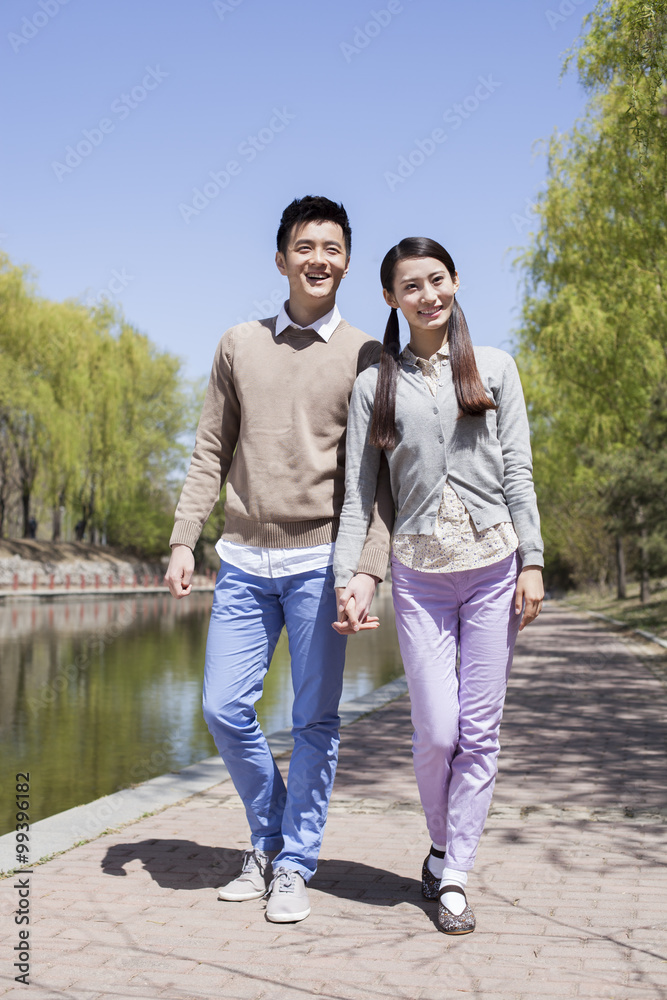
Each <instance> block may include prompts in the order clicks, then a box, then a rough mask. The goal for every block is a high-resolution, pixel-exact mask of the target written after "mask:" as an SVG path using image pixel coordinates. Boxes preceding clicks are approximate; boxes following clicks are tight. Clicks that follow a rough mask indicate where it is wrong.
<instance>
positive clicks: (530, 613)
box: [514, 566, 544, 632]
mask: <svg viewBox="0 0 667 1000" xmlns="http://www.w3.org/2000/svg"><path fill="white" fill-rule="evenodd" d="M543 600H544V583H543V582H542V570H541V568H540V567H539V566H524V568H523V569H522V570H521V572H520V573H519V578H518V580H517V582H516V594H515V595H514V613H515V614H517V615H520V614H521V612H522V611H523V617H522V619H521V624H520V625H519V632H520V631H521V630H522V629H524V628H525V627H526V625H530V623H531V622H534V621H535V619H536V618H537V616H538V615H539V613H540V611H541V610H542V601H543Z"/></svg>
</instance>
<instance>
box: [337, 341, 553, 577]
mask: <svg viewBox="0 0 667 1000" xmlns="http://www.w3.org/2000/svg"><path fill="white" fill-rule="evenodd" d="M475 358H476V360H477V367H478V369H479V374H480V376H481V379H482V383H483V385H484V387H485V388H486V390H487V392H488V394H489V396H490V397H492V398H493V399H494V400H495V402H496V403H497V405H498V409H497V410H487V411H486V412H485V413H484V414H482V415H481V416H476V417H470V416H460V417H459V409H458V405H457V402H456V394H455V392H454V384H453V382H452V374H451V367H450V366H449V365H443V366H442V372H441V376H440V380H439V382H438V391H437V395H436V396H433V395H432V394H431V392H430V390H429V388H428V386H427V384H426V381H425V380H424V377H423V375H422V374H421V372H420V370H419V368H417V366H416V365H413V364H408V362H406V361H404V360H402V361H401V371H400V372H399V376H398V384H397V387H396V447H395V448H393V449H392V450H390V451H387V452H386V455H387V460H388V463H389V471H390V475H391V491H392V495H393V497H394V504H395V506H396V511H397V514H396V524H395V529H394V531H395V534H410V535H413V534H414V535H430V534H432V533H433V531H434V528H435V521H436V516H437V513H438V507H439V506H440V501H441V499H442V491H443V488H444V485H445V483H446V482H448V483H449V485H450V486H451V487H452V488H453V489H454V491H455V492H456V494H457V495H458V497H459V498H460V499H461V501H462V502H463V504H464V505H465V507H466V509H467V510H468V513H469V514H470V516H471V518H472V522H473V524H474V525H475V528H476V529H477V530H478V531H481V530H482V529H484V528H489V527H491V525H494V524H499V523H500V522H501V521H512V523H513V524H514V528H515V530H516V533H517V535H518V538H519V555H520V556H521V560H522V562H523V565H524V566H542V565H543V545H542V538H541V536H540V518H539V514H538V511H537V500H536V497H535V489H534V487H533V476H532V468H533V466H532V458H531V451H530V432H529V428H528V417H527V414H526V404H525V402H524V398H523V392H522V389H521V382H520V380H519V373H518V371H517V367H516V364H515V362H514V359H513V358H512V356H511V355H509V354H507V353H506V352H505V351H500V350H498V349H497V348H495V347H476V348H475ZM378 371H379V365H373V366H372V367H371V368H367V369H366V371H364V372H362V373H361V375H359V377H358V378H357V380H356V382H355V384H354V389H353V391H352V399H351V401H350V413H349V418H348V424H347V446H346V448H347V450H346V459H345V504H344V506H343V511H342V514H341V521H340V529H339V532H338V539H337V541H336V553H335V558H334V571H335V575H336V586H337V587H344V586H346V585H347V584H348V582H349V580H350V578H351V577H352V576H353V575H354V573H355V572H356V568H357V565H358V563H359V557H360V555H361V550H362V548H363V544H364V540H365V538H366V532H367V528H368V521H369V518H370V514H371V511H372V509H373V499H374V497H375V486H376V483H377V476H378V468H379V465H380V455H381V452H380V450H379V449H378V448H374V447H373V446H372V445H371V444H370V443H369V434H370V425H371V420H372V417H373V401H374V398H375V386H376V383H377V377H378Z"/></svg>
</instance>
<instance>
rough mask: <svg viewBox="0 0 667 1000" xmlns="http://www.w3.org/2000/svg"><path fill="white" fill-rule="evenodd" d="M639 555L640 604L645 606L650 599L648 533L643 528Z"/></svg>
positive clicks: (640, 535) (640, 534) (640, 536)
mask: <svg viewBox="0 0 667 1000" xmlns="http://www.w3.org/2000/svg"><path fill="white" fill-rule="evenodd" d="M639 538H640V542H639V554H640V565H641V577H640V580H641V585H640V600H641V602H642V604H646V602H647V601H648V599H649V597H650V593H651V592H650V590H649V575H648V545H647V540H648V531H647V530H646V528H645V527H642V529H641V531H640V533H639Z"/></svg>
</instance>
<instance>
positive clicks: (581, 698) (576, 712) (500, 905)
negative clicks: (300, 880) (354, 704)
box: [0, 608, 667, 1000]
mask: <svg viewBox="0 0 667 1000" xmlns="http://www.w3.org/2000/svg"><path fill="white" fill-rule="evenodd" d="M359 641H363V637H360V640H359ZM666 704H667V701H666V697H665V689H664V687H663V686H662V684H661V682H660V681H659V680H657V679H656V678H655V677H654V676H653V675H652V674H651V673H649V672H648V670H647V669H646V667H645V666H644V665H643V664H642V663H641V662H639V661H638V660H637V659H636V658H635V657H634V655H633V653H632V652H631V651H630V650H629V649H628V647H627V646H624V645H623V644H622V643H621V642H620V641H619V640H618V639H617V638H616V637H615V636H614V635H613V634H611V633H609V632H607V631H605V629H604V627H602V626H601V625H600V624H599V623H591V622H590V621H589V620H586V619H584V618H582V617H578V616H575V615H574V614H572V613H569V612H566V611H564V610H562V609H553V608H550V609H548V610H547V611H546V612H545V614H544V615H543V617H542V619H541V620H540V622H539V623H538V625H536V626H533V627H532V628H530V629H528V630H527V631H526V632H525V633H523V634H522V636H521V638H520V643H519V646H518V650H517V656H516V658H515V669H514V673H513V679H512V683H511V687H510V695H509V698H508V703H507V709H506V713H505V722H504V729H503V753H502V755H501V761H502V763H501V772H500V776H499V780H498V784H497V787H496V795H495V799H494V805H493V809H492V814H491V816H490V818H489V821H488V824H487V829H486V832H485V834H484V837H483V839H482V844H481V846H480V851H479V855H478V863H477V867H476V870H475V872H474V874H473V876H472V877H471V880H470V883H469V897H470V899H471V902H472V903H473V905H474V907H475V911H476V914H477V921H478V929H477V931H476V932H475V933H474V934H472V935H469V936H467V937H464V938H447V937H445V936H444V935H443V934H440V933H438V931H437V930H436V925H435V922H434V920H435V913H436V907H435V904H434V903H427V902H425V901H423V900H422V898H421V895H420V882H419V876H420V868H421V863H422V859H423V857H424V854H425V852H426V849H427V846H428V841H427V838H426V834H425V827H424V822H423V818H422V816H421V814H420V810H419V806H418V800H417V795H416V790H415V786H414V782H413V777H412V772H411V761H410V755H409V746H410V735H411V728H410V723H409V706H408V704H407V699H405V698H404V699H401V700H400V701H398V702H394V703H392V704H390V705H388V706H386V707H385V708H383V709H381V710H379V711H378V712H376V713H374V714H373V715H371V716H369V717H367V718H366V719H363V720H361V721H359V722H357V723H355V724H354V725H352V726H351V727H350V728H349V729H346V730H345V731H344V734H343V750H342V754H341V761H340V767H339V776H338V779H337V783H336V789H335V793H334V799H333V801H332V808H331V814H330V819H329V824H328V828H327V834H326V838H325V842H324V850H323V859H322V862H321V866H320V869H319V871H318V874H317V876H316V877H315V879H314V880H313V882H312V883H311V897H312V904H313V912H312V915H311V916H310V917H309V919H308V920H306V921H304V922H303V923H301V924H296V925H284V926H280V925H275V924H269V923H268V922H267V921H266V920H265V918H264V904H263V903H262V902H261V901H252V902H248V903H239V904H232V903H222V902H218V901H217V899H216V893H215V891H214V887H215V886H217V885H219V884H220V883H221V882H223V881H225V880H227V879H228V878H229V877H230V876H231V875H232V874H234V873H235V872H236V870H237V865H238V859H239V857H240V851H241V849H242V848H243V847H244V846H245V837H246V827H245V818H244V813H243V811H242V809H241V808H240V807H239V805H238V802H237V800H236V796H235V795H234V793H233V790H232V789H231V787H230V785H229V784H228V783H225V784H222V785H219V786H218V787H217V788H215V789H214V790H212V791H211V792H209V793H206V794H203V795H200V796H196V797H194V798H192V799H190V800H188V801H187V802H186V803H184V804H182V805H179V806H172V807H170V808H168V809H166V810H165V811H163V812H162V813H160V814H158V815H156V816H152V817H147V818H145V819H143V820H140V821H139V822H137V823H135V824H133V825H131V826H128V827H126V828H125V829H123V830H121V831H119V832H118V833H114V834H109V835H107V836H105V837H102V838H101V839H99V840H97V841H95V842H93V843H90V844H87V845H84V846H82V847H78V848H75V849H74V850H72V851H70V852H68V853H66V854H64V855H62V856H60V857H57V858H55V859H54V860H52V861H50V862H48V863H47V864H45V865H42V866H38V867H37V868H36V869H35V874H34V875H33V876H32V886H33V896H32V901H31V903H32V914H33V923H32V925H31V944H32V950H33V961H32V970H31V985H30V986H29V987H25V986H22V985H16V984H14V982H13V975H14V973H13V971H12V970H11V968H10V965H11V961H13V959H12V958H11V957H10V954H11V947H12V946H13V944H15V943H16V941H15V940H14V939H13V937H14V934H13V931H12V930H11V913H12V911H13V910H14V908H15V906H16V891H15V890H13V889H12V887H11V885H12V883H11V881H9V882H7V881H5V882H3V883H1V884H0V890H1V892H2V896H1V905H2V915H3V926H2V930H3V941H4V943H3V946H2V948H3V952H2V966H1V967H0V972H1V976H2V978H0V993H3V991H4V996H7V997H12V998H14V997H19V996H20V997H24V998H26V997H29V998H32V997H35V998H38V997H39V998H42V997H44V998H46V997H49V998H51V997H53V998H56V997H67V998H72V1000H93V998H98V997H105V998H122V1000H125V998H140V1000H144V998H154V997H164V998H167V1000H199V998H209V997H210V998H212V997H223V998H226V1000H306V998H309V997H313V996H316V997H322V998H325V1000H386V998H394V997H397V998H406V1000H445V998H447V1000H448V998H454V997H458V996H461V997H464V996H468V997H471V998H479V1000H539V998H542V997H550V998H570V997H588V998H593V1000H631V998H632V1000H635V998H636V1000H640V998H641V1000H659V998H667V927H666V923H667V921H666V915H667V853H666V851H665V846H666V845H665V840H666V838H665V830H666V826H665V822H666V819H667V809H666V806H665V786H666V781H665V761H666V757H667V753H666V748H665V727H664V721H665V707H666ZM8 928H9V929H10V933H9V937H7V936H6V935H5V933H4V932H5V931H6V930H7V929H8Z"/></svg>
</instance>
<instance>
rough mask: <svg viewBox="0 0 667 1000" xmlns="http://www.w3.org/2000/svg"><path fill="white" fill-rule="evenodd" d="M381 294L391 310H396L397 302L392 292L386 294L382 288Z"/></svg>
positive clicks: (385, 290)
mask: <svg viewBox="0 0 667 1000" xmlns="http://www.w3.org/2000/svg"><path fill="white" fill-rule="evenodd" d="M382 294H383V295H384V300H385V302H386V303H387V305H388V306H389V307H390V308H391V309H398V302H397V301H396V298H395V296H394V293H393V292H388V291H387V289H386V288H383V289H382Z"/></svg>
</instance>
